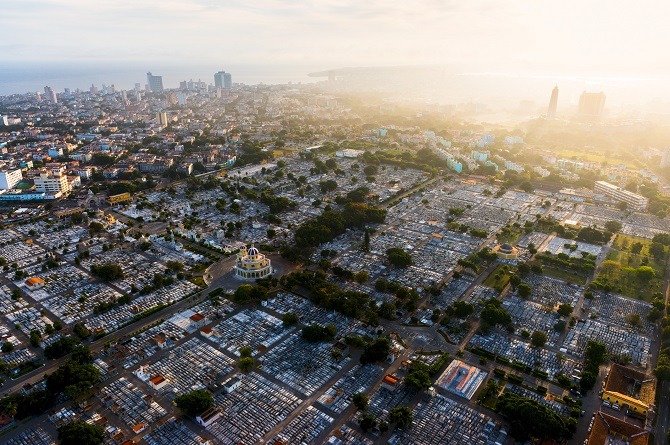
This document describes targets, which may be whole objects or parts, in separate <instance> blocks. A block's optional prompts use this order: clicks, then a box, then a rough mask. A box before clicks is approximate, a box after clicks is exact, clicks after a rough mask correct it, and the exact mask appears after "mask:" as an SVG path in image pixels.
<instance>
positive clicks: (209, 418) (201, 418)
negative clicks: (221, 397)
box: [195, 407, 221, 428]
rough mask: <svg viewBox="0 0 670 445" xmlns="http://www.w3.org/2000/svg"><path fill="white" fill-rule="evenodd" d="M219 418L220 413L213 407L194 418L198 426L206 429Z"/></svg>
mask: <svg viewBox="0 0 670 445" xmlns="http://www.w3.org/2000/svg"><path fill="white" fill-rule="evenodd" d="M220 417H221V412H220V411H219V410H217V409H216V408H215V407H212V408H210V409H208V410H207V411H205V412H204V413H202V414H200V415H198V416H195V420H196V422H198V423H199V424H200V426H202V427H204V428H207V427H208V426H210V425H211V424H212V423H214V422H216V421H217V420H218V419H219V418H220Z"/></svg>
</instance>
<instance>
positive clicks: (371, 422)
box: [359, 413, 377, 433]
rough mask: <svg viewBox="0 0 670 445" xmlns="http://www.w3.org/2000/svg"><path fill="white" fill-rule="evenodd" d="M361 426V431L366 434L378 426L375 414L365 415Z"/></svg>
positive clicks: (360, 423) (362, 416) (362, 417)
mask: <svg viewBox="0 0 670 445" xmlns="http://www.w3.org/2000/svg"><path fill="white" fill-rule="evenodd" d="M359 425H360V427H361V429H362V430H363V432H364V433H367V432H368V431H370V430H371V429H373V428H374V427H375V426H377V419H376V418H375V416H374V414H371V413H363V415H361V420H360V422H359Z"/></svg>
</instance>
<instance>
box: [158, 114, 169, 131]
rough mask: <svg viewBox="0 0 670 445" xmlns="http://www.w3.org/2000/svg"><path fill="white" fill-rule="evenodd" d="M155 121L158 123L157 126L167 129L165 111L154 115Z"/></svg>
mask: <svg viewBox="0 0 670 445" xmlns="http://www.w3.org/2000/svg"><path fill="white" fill-rule="evenodd" d="M156 121H157V122H158V125H160V126H161V127H167V124H168V119H167V113H166V112H165V111H160V112H158V113H156Z"/></svg>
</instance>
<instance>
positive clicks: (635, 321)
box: [626, 314, 642, 328]
mask: <svg viewBox="0 0 670 445" xmlns="http://www.w3.org/2000/svg"><path fill="white" fill-rule="evenodd" d="M626 321H627V322H628V323H630V325H631V326H633V327H636V328H637V327H639V326H640V325H641V324H642V319H641V317H640V314H628V315H627V316H626Z"/></svg>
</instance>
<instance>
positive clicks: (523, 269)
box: [517, 263, 530, 277]
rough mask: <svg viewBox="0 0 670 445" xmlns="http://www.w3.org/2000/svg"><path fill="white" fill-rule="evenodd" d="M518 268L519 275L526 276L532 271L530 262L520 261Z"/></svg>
mask: <svg viewBox="0 0 670 445" xmlns="http://www.w3.org/2000/svg"><path fill="white" fill-rule="evenodd" d="M517 270H518V271H519V275H521V276H522V277H525V276H526V275H528V274H529V273H530V265H529V264H528V263H520V264H519V265H518V266H517Z"/></svg>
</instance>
